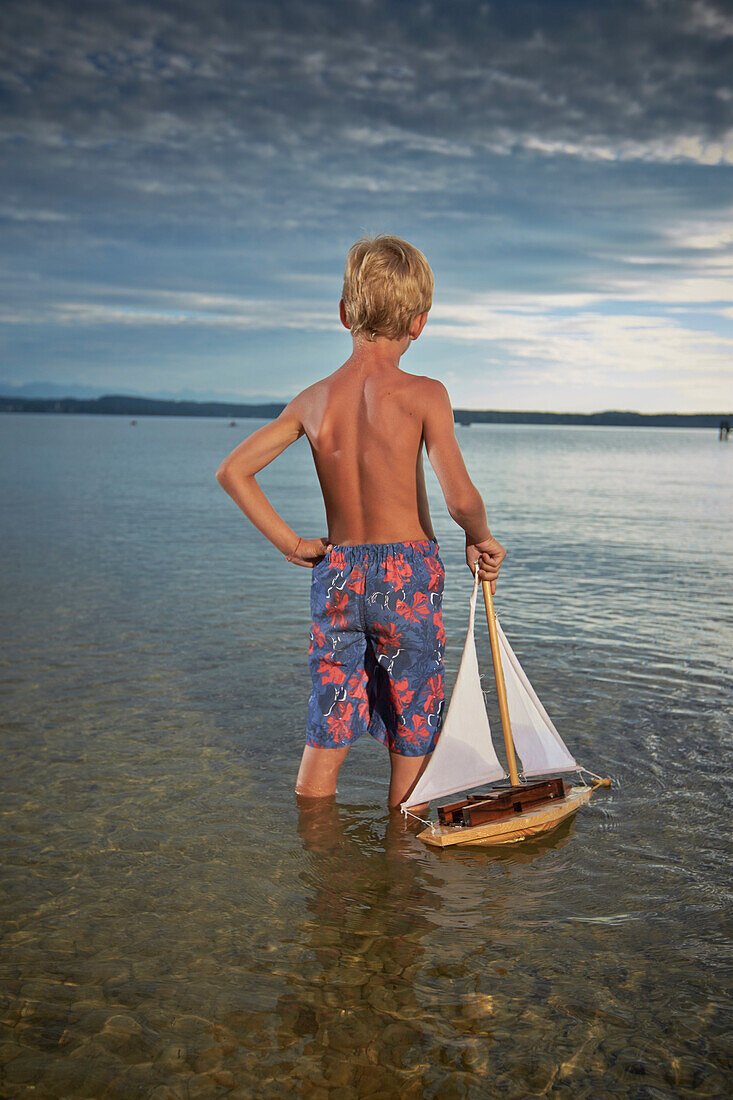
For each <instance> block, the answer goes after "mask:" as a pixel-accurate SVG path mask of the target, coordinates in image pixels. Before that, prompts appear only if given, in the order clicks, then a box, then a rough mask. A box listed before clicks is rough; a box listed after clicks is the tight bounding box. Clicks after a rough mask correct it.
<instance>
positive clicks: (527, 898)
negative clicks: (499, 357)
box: [0, 414, 733, 1100]
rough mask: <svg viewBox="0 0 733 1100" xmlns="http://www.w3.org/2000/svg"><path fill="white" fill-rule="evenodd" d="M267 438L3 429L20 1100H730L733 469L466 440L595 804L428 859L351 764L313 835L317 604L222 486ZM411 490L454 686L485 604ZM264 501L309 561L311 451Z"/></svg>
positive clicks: (121, 427)
mask: <svg viewBox="0 0 733 1100" xmlns="http://www.w3.org/2000/svg"><path fill="white" fill-rule="evenodd" d="M260 423H262V422H260V421H239V422H238V424H237V426H236V427H235V428H231V427H229V426H228V424H227V422H226V421H222V420H213V419H183V418H153V417H150V418H140V419H139V420H138V422H137V424H136V425H131V424H130V421H129V419H127V418H123V417H111V416H110V417H104V416H73V415H68V416H55V415H45V416H44V415H12V414H9V415H3V416H2V417H0V453H1V455H2V471H3V476H2V487H1V489H0V505H1V507H2V534H1V536H0V538H1V553H2V559H1V560H2V571H3V580H4V585H3V589H4V593H3V600H2V607H1V609H0V614H1V615H2V632H3V639H4V643H5V644H4V652H3V657H2V688H1V690H2V717H1V719H0V720H1V722H2V736H3V772H4V783H3V786H4V799H3V802H4V808H3V849H4V858H3V879H4V888H3V908H4V922H3V924H4V934H3V952H2V962H1V963H0V966H1V972H2V1003H3V1040H2V1044H1V1045H0V1072H1V1074H2V1076H0V1093H1V1094H2V1095H3V1096H7V1097H13V1098H14V1097H27V1096H28V1095H31V1094H32V1095H36V1096H43V1097H62V1096H63V1097H120V1098H124V1100H128V1098H131V1097H151V1098H155V1100H165V1098H178V1097H180V1098H184V1097H185V1098H189V1100H193V1098H199V1097H202V1098H203V1097H218V1096H226V1097H264V1098H270V1097H273V1098H275V1097H292V1096H294V1095H296V1096H306V1097H312V1098H314V1100H317V1098H321V1097H337V1098H339V1100H350V1098H361V1097H368V1096H379V1097H395V1098H396V1097H400V1098H416V1100H417V1098H423V1097H426V1098H437V1100H453V1098H460V1097H467V1098H474V1097H476V1098H479V1097H493V1096H497V1097H508V1098H511V1097H517V1098H523V1097H527V1096H545V1095H549V1094H552V1095H553V1096H558V1097H573V1098H574V1097H592V1098H594V1100H597V1098H602V1097H610V1096H625V1097H626V1096H628V1097H635V1098H636V1097H638V1098H658V1097H686V1096H690V1097H692V1096H694V1097H706V1096H710V1097H719V1096H723V1095H725V1094H726V1093H727V1092H729V1091H730V1075H729V1070H730V1057H731V1054H730V1039H729V1036H730V999H729V994H728V990H729V988H730V902H731V870H730V860H729V850H730V841H729V837H730V812H731V797H730V790H731V778H732V776H731V771H732V767H731V752H730V749H731V731H732V728H733V723H732V721H731V716H732V713H733V707H732V705H731V704H732V700H733V692H732V690H731V688H732V686H733V674H732V668H733V665H732V662H731V657H732V656H733V493H731V474H732V473H733V442H730V443H728V444H725V443H721V442H719V441H718V439H717V432H714V431H708V430H677V429H638V428H635V429H625V428H598V427H556V426H542V427H534V426H525V425H516V426H515V425H473V426H472V427H470V428H458V429H457V434H458V438H459V441H460V443H461V446H462V448H463V450H464V454H465V457H466V462H467V465H468V468H469V470H470V472H471V474H472V476H473V479H474V481H475V482H476V484H477V485H478V486H479V488H480V489H481V491H482V493H483V496H484V499H485V501H486V506H487V511H488V516H489V523H490V525H491V528H492V530H493V532H494V534H495V535H496V536H497V538H498V539H499V540H500V541H501V542H502V543H503V544H504V545H505V546H506V547H507V549H508V556H507V559H506V561H505V564H504V566H503V569H502V573H501V577H500V580H499V584H498V588H497V594H496V597H495V603H496V609H497V612H498V614H499V616H500V617H501V621H502V624H503V626H504V629H505V630H506V633H507V635H508V637H509V639H510V641H511V642H512V645H513V647H514V649H515V650H516V652H517V655H518V656H519V658H520V660H521V661H522V663H523V665H524V667H525V669H526V671H527V673H528V674H529V676H530V678H531V680H532V683H533V685H534V687H535V689H536V690H537V692H538V694H539V696H540V698H541V699H542V701H543V703H544V705H545V707H546V708H547V710H548V712H549V713H550V715H551V716H552V717H553V719H554V721H555V724H556V725H557V727H558V728H559V730H560V732H561V734H562V735H563V737H564V739H565V740H566V742H567V743H568V746H569V747H570V749H571V751H572V752H573V754H574V755H575V756H576V758H577V759H578V760H579V761H580V762H581V763H583V764H584V765H586V766H587V767H589V768H591V769H592V770H593V771H595V772H597V773H599V774H601V775H609V776H611V778H612V780H613V788H612V789H611V790H610V791H598V792H596V794H595V795H594V797H593V800H592V802H591V803H590V804H589V805H588V806H586V807H583V808H582V809H581V811H580V813H579V814H578V815H577V817H576V818H575V819H574V820H573V821H571V822H570V823H567V824H566V825H564V826H562V827H561V828H560V829H559V830H558V831H557V832H555V833H553V834H552V835H551V836H549V837H547V838H546V839H544V840H538V841H532V842H526V843H524V844H520V845H513V846H508V847H506V848H504V849H480V848H478V849H470V848H464V849H461V848H453V849H450V850H446V851H439V850H436V849H433V848H428V847H426V846H425V845H424V844H423V843H422V842H421V841H420V840H418V839H417V836H416V835H415V834H416V832H417V831H419V827H417V828H416V827H414V826H413V827H412V828H410V827H405V826H404V824H403V823H402V822H401V821H400V820H399V815H391V816H390V815H389V814H388V812H387V809H386V802H387V787H388V774H389V760H388V754H387V752H386V750H385V749H384V748H383V747H381V746H379V745H378V744H377V743H376V742H375V741H373V740H372V739H371V738H369V737H363V738H362V739H361V740H360V741H358V742H357V743H356V745H355V746H354V747H353V749H352V750H351V752H350V754H349V757H348V759H347V761H346V763H345V765H344V767H343V768H342V771H341V774H340V776H339V789H338V795H337V797H336V800H335V802H330V803H327V804H326V805H325V806H320V805H318V804H315V805H314V806H313V807H312V808H309V809H303V810H300V809H299V808H298V806H297V804H296V800H295V797H294V793H293V789H294V783H295V777H296V774H297V770H298V763H299V760H300V755H301V752H302V746H303V740H304V720H305V713H306V704H307V698H308V691H309V685H310V681H309V675H308V662H307V647H308V636H309V628H310V619H309V584H310V572H309V571H307V570H305V569H300V568H297V567H295V566H293V565H289V564H287V563H286V562H285V560H284V559H283V558H282V557H281V556H280V555H279V554H278V553H277V551H275V550H274V548H273V547H271V545H270V544H269V543H268V542H266V541H265V540H264V539H263V538H262V536H261V535H260V534H259V533H258V532H257V531H256V530H255V529H254V528H253V527H251V525H250V524H249V523H248V521H247V520H246V519H245V518H244V516H243V515H242V514H241V513H240V512H239V510H238V509H237V508H236V506H235V505H234V504H233V502H232V501H231V500H230V499H229V497H227V496H226V494H225V493H224V492H223V491H222V490H221V488H220V487H219V486H218V484H217V483H216V481H215V471H216V468H217V466H218V465H219V462H220V461H221V459H222V458H223V457H224V456H225V455H226V454H227V453H228V452H229V451H230V450H231V449H232V448H233V447H234V446H235V445H236V444H237V443H238V442H239V441H240V440H241V439H242V438H244V437H245V436H246V435H248V434H249V433H250V432H251V431H253V430H254V429H255V428H256V427H258V426H259V424H260ZM428 477H429V480H428V488H429V493H430V497H431V502H432V507H433V517H434V523H435V529H436V535H437V538H438V542H439V544H440V552H441V556H442V558H443V560H444V562H445V565H446V572H447V577H446V586H445V595H444V604H443V607H444V619H445V625H446V632H447V639H448V640H447V647H446V669H447V679H448V686H449V687H450V685H451V683H452V681H453V679H454V677H455V673H456V669H457V664H458V659H459V657H460V650H461V647H462V643H463V637H464V635H465V629H466V620H467V609H468V597H469V595H470V590H471V575H470V573H469V571H468V569H467V567H466V565H465V559H464V555H463V540H462V532H461V531H460V530H459V528H458V527H456V525H455V524H453V523H452V521H451V520H450V518H449V516H448V514H447V512H446V509H445V505H444V504H443V502H442V499H441V497H440V491H439V488H438V486H437V482H436V480H435V478H434V477H433V476H432V472H429V475H428ZM260 482H261V484H262V486H263V488H264V489H265V491H266V492H267V493H268V494H269V495H270V496H271V499H272V501H273V503H274V504H275V506H276V507H277V508H278V510H279V511H280V512H281V513H282V514H283V516H284V517H285V519H286V520H287V521H288V523H289V524H290V525H291V526H292V527H293V528H294V529H295V530H296V531H298V533H300V534H303V535H306V536H310V537H316V536H318V535H321V534H326V530H325V523H324V512H323V506H322V503H321V500H320V496H319V491H318V483H317V479H316V477H315V473H314V471H313V468H312V462H311V458H310V453H309V449H308V446H307V443H306V442H305V441H304V440H300V441H299V442H298V443H297V444H295V445H294V446H293V447H291V448H290V449H289V450H288V451H287V452H285V454H283V455H282V456H281V457H280V458H279V459H278V460H276V462H275V463H274V464H272V465H271V466H270V467H268V468H267V469H266V470H265V471H263V473H262V475H261V477H260ZM477 638H478V646H479V661H480V664H481V669H482V674H484V684H485V687H486V688H487V692H488V700H489V715H490V719H491V722H492V728H493V729H494V731H495V732H497V731H499V730H500V726H499V721H498V714H497V709H496V706H495V703H494V702H493V695H492V694H491V692H490V690H489V689H490V687H491V659H490V653H489V646H488V636H487V632H486V629H485V623H484V624H483V626H482V620H481V618H480V617H479V620H478V630H477ZM495 740H496V741H497V742H499V743H500V742H501V736H500V734H499V736H497V737H495ZM499 751H500V752H501V749H500V750H499ZM433 810H434V808H433ZM726 1082H727V1084H726Z"/></svg>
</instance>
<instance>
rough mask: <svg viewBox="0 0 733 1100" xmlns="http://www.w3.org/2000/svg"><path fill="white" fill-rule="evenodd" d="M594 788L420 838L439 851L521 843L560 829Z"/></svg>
mask: <svg viewBox="0 0 733 1100" xmlns="http://www.w3.org/2000/svg"><path fill="white" fill-rule="evenodd" d="M592 794H593V787H585V786H583V787H571V788H570V790H569V791H568V793H567V795H566V796H565V798H562V799H555V800H553V801H552V802H547V803H543V804H541V805H540V806H538V807H537V809H536V810H528V811H526V812H525V813H521V814H514V815H513V816H512V817H508V818H504V819H503V820H501V821H487V822H485V823H484V824H483V825H469V826H460V825H431V826H430V827H429V828H428V829H424V830H423V831H422V832H421V833H418V834H417V835H418V838H419V839H420V840H422V841H424V842H425V844H431V845H433V846H434V847H436V848H447V847H448V846H450V845H452V844H462V845H466V844H471V845H484V846H487V847H488V846H490V845H495V844H516V843H517V842H518V841H520V840H528V839H529V838H530V837H535V836H541V835H542V834H543V833H549V832H550V831H551V830H552V829H556V828H557V826H558V825H560V824H561V823H562V822H563V821H567V819H568V818H569V817H572V815H573V814H574V813H577V811H578V810H579V809H580V807H581V806H582V805H583V803H584V802H588V800H589V799H590V796H591V795H592Z"/></svg>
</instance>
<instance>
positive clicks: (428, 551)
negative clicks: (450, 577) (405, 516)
mask: <svg viewBox="0 0 733 1100" xmlns="http://www.w3.org/2000/svg"><path fill="white" fill-rule="evenodd" d="M437 553H438V543H437V542H436V540H435V539H413V540H412V541H411V542H363V543H360V544H359V545H357V546H344V545H341V544H336V543H334V545H333V547H332V549H331V551H330V555H331V556H332V555H334V554H338V555H339V557H343V559H344V560H345V561H348V562H357V561H363V560H364V557H368V558H369V560H370V561H384V559H385V558H388V557H393V556H394V555H395V554H401V555H402V556H403V557H404V558H407V560H408V561H409V560H410V558H413V557H415V556H416V555H419V556H420V557H432V555H434V554H437ZM326 556H327V557H328V556H329V555H328V554H327V555H326Z"/></svg>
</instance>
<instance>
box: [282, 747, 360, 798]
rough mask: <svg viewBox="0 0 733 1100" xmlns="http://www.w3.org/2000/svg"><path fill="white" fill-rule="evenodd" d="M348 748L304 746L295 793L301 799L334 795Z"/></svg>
mask: <svg viewBox="0 0 733 1100" xmlns="http://www.w3.org/2000/svg"><path fill="white" fill-rule="evenodd" d="M348 751H349V746H348V745H346V746H344V747H343V748H336V749H317V748H315V746H314V745H306V746H305V748H304V749H303V756H302V759H301V761H300V770H299V771H298V778H297V780H296V782H295V793H296V794H297V795H300V796H301V797H303V798H325V797H326V796H328V795H332V794H335V793H336V780H337V778H338V773H339V769H340V768H341V765H342V764H343V762H344V760H345V759H346V754H347V753H348Z"/></svg>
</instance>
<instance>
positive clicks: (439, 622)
mask: <svg viewBox="0 0 733 1100" xmlns="http://www.w3.org/2000/svg"><path fill="white" fill-rule="evenodd" d="M433 622H434V623H435V625H436V626H437V628H438V633H437V638H438V641H439V642H440V644H441V645H445V628H444V626H443V616H442V615H441V614H440V612H439V611H436V612H435V614H434V615H433Z"/></svg>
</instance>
